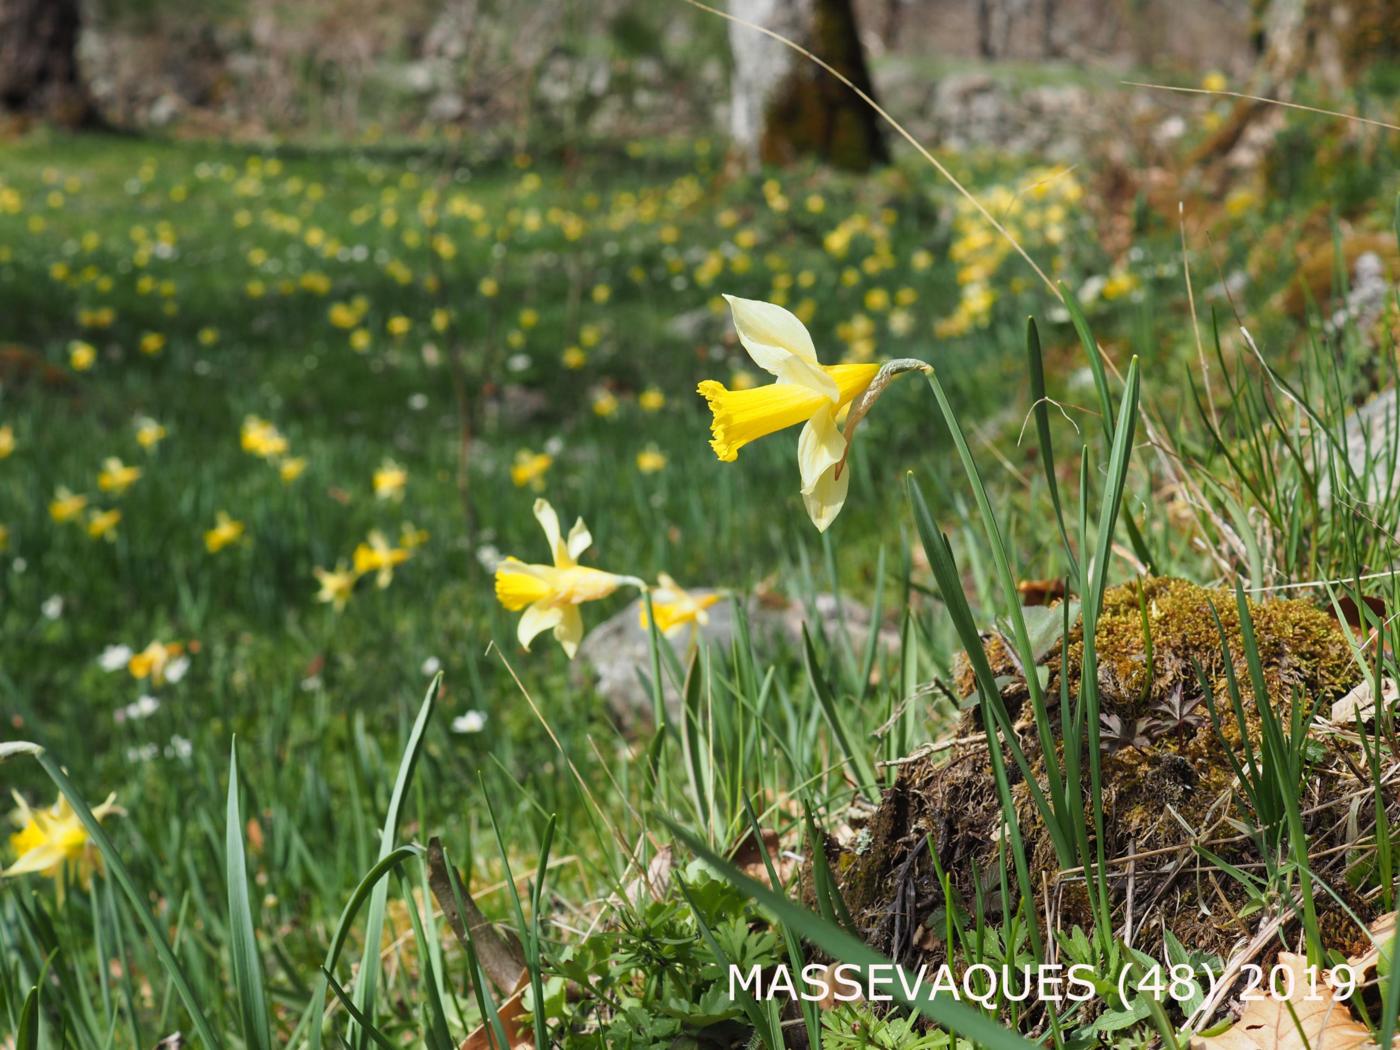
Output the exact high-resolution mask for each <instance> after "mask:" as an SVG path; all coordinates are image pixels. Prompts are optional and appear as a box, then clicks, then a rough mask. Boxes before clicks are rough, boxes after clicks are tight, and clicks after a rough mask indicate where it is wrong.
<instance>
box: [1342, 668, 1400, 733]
mask: <svg viewBox="0 0 1400 1050" xmlns="http://www.w3.org/2000/svg"><path fill="white" fill-rule="evenodd" d="M1381 699H1382V700H1383V701H1384V703H1385V706H1386V707H1392V706H1394V704H1395V701H1396V700H1400V686H1397V685H1396V683H1395V679H1394V678H1382V679H1381ZM1375 716H1376V698H1375V696H1374V695H1373V692H1372V689H1371V679H1369V678H1367V679H1365V680H1364V681H1362V682H1361V684H1360V685H1358V686H1357V687H1356V688H1355V689H1353V690H1352V691H1351V692H1349V693H1347V694H1346V696H1343V697H1341V698H1340V699H1338V700H1334V701H1333V702H1332V717H1331V720H1330V721H1331V722H1332V724H1333V725H1334V726H1337V727H1339V728H1343V729H1347V728H1350V727H1352V726H1355V725H1356V720H1357V719H1358V718H1360V719H1361V721H1362V722H1369V721H1370V720H1371V719H1372V718H1374V717H1375Z"/></svg>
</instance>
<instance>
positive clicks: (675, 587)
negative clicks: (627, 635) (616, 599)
mask: <svg viewBox="0 0 1400 1050" xmlns="http://www.w3.org/2000/svg"><path fill="white" fill-rule="evenodd" d="M656 583H657V585H656V586H655V587H653V588H652V590H651V608H652V612H654V613H655V614H656V629H657V630H658V631H660V632H661V633H662V634H664V635H665V636H666V637H668V638H672V637H674V636H675V635H677V634H679V633H680V632H681V631H683V630H684V629H685V628H686V627H690V628H691V629H692V630H694V629H697V628H699V627H703V626H704V625H705V624H707V623H709V622H710V614H709V613H708V612H706V610H707V609H709V607H710V606H712V605H714V604H715V602H717V601H719V600H720V597H721V595H720V594H719V593H718V592H714V593H711V594H702V595H700V596H699V597H696V596H695V595H693V594H690V593H688V592H687V591H686V590H685V589H684V588H683V587H681V585H680V584H678V583H676V581H675V580H673V579H671V577H670V576H668V575H666V573H664V572H663V573H661V574H660V575H658V576H657V578H656ZM641 623H642V630H644V631H646V630H649V629H650V624H649V623H648V621H647V607H646V603H645V602H643V603H642V607H641Z"/></svg>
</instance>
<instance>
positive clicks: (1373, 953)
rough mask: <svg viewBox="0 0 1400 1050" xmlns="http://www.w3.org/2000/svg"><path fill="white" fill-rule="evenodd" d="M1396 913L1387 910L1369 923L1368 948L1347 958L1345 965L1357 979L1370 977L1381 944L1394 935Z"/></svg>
mask: <svg viewBox="0 0 1400 1050" xmlns="http://www.w3.org/2000/svg"><path fill="white" fill-rule="evenodd" d="M1397 915H1400V912H1393V911H1392V912H1387V913H1386V914H1384V915H1382V916H1381V917H1380V918H1379V919H1377V920H1376V921H1375V922H1373V923H1371V928H1370V930H1368V931H1367V932H1368V933H1369V934H1370V935H1371V948H1370V950H1369V951H1365V952H1362V953H1361V954H1360V955H1353V956H1352V957H1351V958H1350V959H1348V960H1347V965H1348V966H1350V967H1351V968H1352V970H1353V971H1354V972H1355V973H1356V979H1357V980H1358V981H1369V980H1370V979H1371V971H1372V970H1374V969H1375V968H1376V964H1377V963H1379V962H1380V961H1381V945H1383V944H1385V942H1386V941H1388V940H1390V939H1391V938H1392V937H1394V936H1395V917H1396V916H1397Z"/></svg>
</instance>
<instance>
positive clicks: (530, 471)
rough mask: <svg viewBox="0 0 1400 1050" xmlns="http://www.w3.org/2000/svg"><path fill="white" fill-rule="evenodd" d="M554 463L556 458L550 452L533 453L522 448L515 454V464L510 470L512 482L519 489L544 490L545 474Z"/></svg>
mask: <svg viewBox="0 0 1400 1050" xmlns="http://www.w3.org/2000/svg"><path fill="white" fill-rule="evenodd" d="M553 463H554V457H553V456H551V455H550V454H549V453H548V452H531V451H530V450H529V449H527V448H522V449H521V450H520V451H519V452H517V453H516V454H515V463H514V464H512V465H511V468H510V480H511V481H512V482H514V484H515V487H516V488H518V489H523V488H524V487H525V486H526V485H529V486H531V487H532V488H534V489H535V490H537V491H538V490H539V489H542V488H544V475H545V472H546V471H548V470H549V468H550V466H551V465H552V464H553Z"/></svg>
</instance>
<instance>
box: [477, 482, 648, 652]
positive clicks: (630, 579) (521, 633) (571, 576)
mask: <svg viewBox="0 0 1400 1050" xmlns="http://www.w3.org/2000/svg"><path fill="white" fill-rule="evenodd" d="M535 520H536V521H538V522H539V523H540V528H542V529H543V530H544V534H545V538H546V539H547V540H548V541H549V549H550V555H551V557H552V559H553V564H551V565H539V564H529V563H526V562H523V561H520V560H519V559H517V558H506V559H505V560H504V561H503V562H501V563H500V565H498V566H497V567H496V598H497V600H498V601H499V602H500V603H501V604H502V605H504V606H505V607H506V608H507V609H509V610H510V611H511V612H523V615H522V616H521V617H520V623H519V625H518V626H517V629H516V637H517V638H519V640H520V644H521V645H522V646H524V647H525V648H526V649H529V648H530V643H531V642H532V641H534V640H535V638H536V637H537V636H538V635H540V634H541V633H543V632H544V631H548V630H552V631H553V632H554V638H555V640H556V641H558V643H559V644H560V645H561V646H563V648H564V652H565V654H566V655H567V656H568V657H569V659H571V660H572V659H573V657H574V654H575V653H576V652H578V645H579V642H581V641H582V640H583V617H582V615H580V613H579V609H578V607H579V606H580V605H582V604H583V603H584V602H593V601H598V600H599V599H601V598H606V597H608V595H610V594H612V593H613V592H614V591H615V590H617V589H618V588H619V587H621V586H626V585H630V586H636V587H640V586H643V583H642V581H641V580H639V579H637V578H636V577H635V576H621V575H618V574H617V573H611V572H605V571H604V570H602V569H594V568H590V567H589V566H586V565H580V564H579V563H578V558H579V555H581V554H582V553H583V552H584V551H586V550H587V549H588V548H589V547H590V546H591V545H592V543H593V536H592V535H591V534H590V533H589V531H588V526H587V525H585V524H584V523H583V519H582V518H579V519H578V520H577V521H575V522H574V526H573V528H572V529H570V530H569V535H568V536H567V537H565V536H564V535H563V534H562V533H561V532H560V529H559V515H558V514H556V513H555V511H554V508H553V507H551V506H550V505H549V503H548V501H546V500H543V499H537V500H535Z"/></svg>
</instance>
